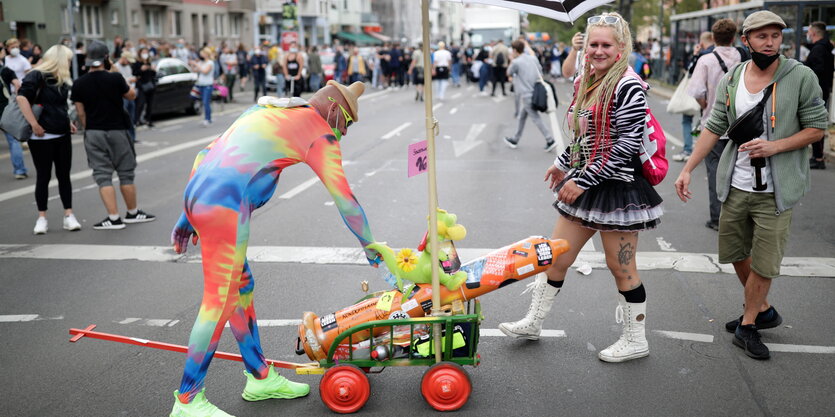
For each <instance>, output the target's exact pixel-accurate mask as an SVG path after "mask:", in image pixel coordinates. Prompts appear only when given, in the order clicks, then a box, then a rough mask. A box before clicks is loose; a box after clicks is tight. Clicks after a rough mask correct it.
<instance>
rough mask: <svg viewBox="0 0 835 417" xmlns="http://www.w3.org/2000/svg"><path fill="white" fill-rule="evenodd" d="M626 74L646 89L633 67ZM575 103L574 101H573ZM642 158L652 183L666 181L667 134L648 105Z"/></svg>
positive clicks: (643, 168) (647, 176)
mask: <svg viewBox="0 0 835 417" xmlns="http://www.w3.org/2000/svg"><path fill="white" fill-rule="evenodd" d="M624 75H625V76H628V77H632V78H634V79H636V80H638V82H639V83H641V86H642V87H643V88H644V90H645V91H646V89H647V88H648V85H647V83H646V82H644V80H643V79H641V76H640V75H638V73H636V72H635V70H633V69H632V68H627V69H626V73H625V74H624ZM579 83H580V77H577V79H576V80H575V81H574V94H575V96H576V94H577V88H579V85H580V84H579ZM572 104H573V103H572ZM638 152H639V154H638V155H639V156H640V158H641V174H643V176H644V178H646V179H647V182H649V183H650V185H658V184H660V183H661V181H664V177H666V176H667V171H668V170H669V168H670V163H669V162H667V156H666V155H667V136H665V135H664V129H663V128H661V123H658V120H657V119H656V118H655V116H654V115H653V114H652V111H651V110H650V109H649V107H647V118H646V126H645V128H644V139H643V143H641V149H640V150H639V151H638Z"/></svg>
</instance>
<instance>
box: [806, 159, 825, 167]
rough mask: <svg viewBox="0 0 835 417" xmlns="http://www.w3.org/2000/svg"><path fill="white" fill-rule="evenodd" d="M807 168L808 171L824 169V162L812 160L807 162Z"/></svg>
mask: <svg viewBox="0 0 835 417" xmlns="http://www.w3.org/2000/svg"><path fill="white" fill-rule="evenodd" d="M809 168H810V169H826V162H825V161H824V160H822V159H821V160H820V161H819V160H817V159H815V158H812V159H811V160H809Z"/></svg>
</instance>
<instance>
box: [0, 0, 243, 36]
mask: <svg viewBox="0 0 835 417" xmlns="http://www.w3.org/2000/svg"><path fill="white" fill-rule="evenodd" d="M255 3H256V0H231V1H221V2H217V3H216V2H215V1H213V0H27V1H3V2H0V37H2V38H3V39H8V38H10V37H12V36H15V37H18V38H25V39H29V40H30V41H32V42H33V43H37V44H40V45H41V46H43V47H44V48H48V47H49V46H50V45H54V44H56V43H59V42H61V40H62V39H72V38H75V41H76V42H83V43H84V44H87V43H89V42H90V41H92V40H100V41H103V42H105V43H106V44H108V45H109V46H111V47H112V46H113V38H114V37H116V36H117V35H119V36H121V37H122V38H124V39H130V40H133V41H134V42H136V41H138V40H139V39H146V40H147V41H148V42H150V41H157V42H162V41H167V42H170V43H173V42H175V41H176V40H178V39H180V38H182V39H184V40H185V41H186V42H189V43H192V44H194V45H198V46H200V45H203V44H205V43H211V44H213V45H215V46H219V45H220V44H221V43H224V42H225V43H226V44H229V45H237V44H238V43H239V42H243V43H244V44H245V45H247V46H251V45H252V42H253V39H254V38H255V37H254V35H253V34H254V31H255V29H256V28H257V25H256V23H257V22H255V21H254V20H253V16H254V15H255V13H254V12H255ZM56 6H57V7H56ZM73 28H74V29H75V30H73Z"/></svg>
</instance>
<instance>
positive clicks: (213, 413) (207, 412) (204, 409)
mask: <svg viewBox="0 0 835 417" xmlns="http://www.w3.org/2000/svg"><path fill="white" fill-rule="evenodd" d="M205 391H206V388H203V389H201V390H200V392H198V393H197V395H195V396H194V398H193V399H192V400H191V402H190V403H188V404H183V403H181V402H180V397H179V395H180V391H174V408H172V409H171V415H170V416H169V417H235V416H233V415H231V414H227V413H225V412H224V411H223V410H221V409H219V408H217V407H215V406H214V405H213V404H212V403H210V402H209V400H207V399H206V394H204V392H205Z"/></svg>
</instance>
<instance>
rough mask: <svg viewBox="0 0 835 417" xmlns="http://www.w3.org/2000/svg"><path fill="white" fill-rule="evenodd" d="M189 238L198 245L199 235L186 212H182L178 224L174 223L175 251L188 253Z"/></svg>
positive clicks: (173, 242) (172, 233)
mask: <svg viewBox="0 0 835 417" xmlns="http://www.w3.org/2000/svg"><path fill="white" fill-rule="evenodd" d="M189 239H191V243H192V244H193V245H195V246H196V245H197V239H199V237H198V236H197V232H196V231H195V230H194V227H193V226H192V225H191V223H189V221H188V218H187V217H186V214H185V213H182V214H180V218H179V219H178V220H177V224H175V225H174V230H172V231H171V244H172V245H173V246H174V252H177V253H186V250H187V249H188V241H189Z"/></svg>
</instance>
